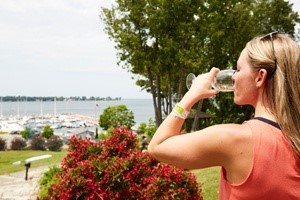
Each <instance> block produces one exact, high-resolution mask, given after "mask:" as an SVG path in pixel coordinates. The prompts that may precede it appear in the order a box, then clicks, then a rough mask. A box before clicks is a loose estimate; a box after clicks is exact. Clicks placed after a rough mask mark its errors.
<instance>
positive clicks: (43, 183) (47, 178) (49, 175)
mask: <svg viewBox="0 0 300 200" xmlns="http://www.w3.org/2000/svg"><path fill="white" fill-rule="evenodd" d="M61 172H62V169H61V167H59V166H57V165H54V166H53V167H50V168H49V170H48V171H46V172H45V173H44V174H43V175H42V177H41V179H40V180H39V185H40V189H39V198H40V199H46V197H47V196H48V188H49V187H50V186H51V185H52V184H55V182H54V179H53V177H54V176H55V175H56V174H58V173H61Z"/></svg>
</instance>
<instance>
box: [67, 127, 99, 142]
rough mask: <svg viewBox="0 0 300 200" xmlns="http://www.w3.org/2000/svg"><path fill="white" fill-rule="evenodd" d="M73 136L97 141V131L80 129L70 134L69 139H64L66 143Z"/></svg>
mask: <svg viewBox="0 0 300 200" xmlns="http://www.w3.org/2000/svg"><path fill="white" fill-rule="evenodd" d="M72 136H75V137H76V138H81V139H91V140H94V139H95V131H92V130H89V129H87V128H84V127H82V128H78V129H75V130H73V131H72V132H70V133H69V134H68V136H67V138H66V137H65V138H64V141H68V140H69V139H70V138H71V137H72Z"/></svg>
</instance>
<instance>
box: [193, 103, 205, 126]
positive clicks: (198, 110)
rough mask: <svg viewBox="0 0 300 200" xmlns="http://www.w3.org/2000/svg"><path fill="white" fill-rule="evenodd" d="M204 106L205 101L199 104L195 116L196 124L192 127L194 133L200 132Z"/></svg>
mask: <svg viewBox="0 0 300 200" xmlns="http://www.w3.org/2000/svg"><path fill="white" fill-rule="evenodd" d="M202 105H203V100H201V101H199V102H198V105H197V112H196V114H195V117H194V122H193V125H192V131H196V130H199V119H200V113H201V110H202Z"/></svg>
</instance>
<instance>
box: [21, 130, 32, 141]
mask: <svg viewBox="0 0 300 200" xmlns="http://www.w3.org/2000/svg"><path fill="white" fill-rule="evenodd" d="M20 134H21V136H22V137H23V138H24V139H26V140H27V139H29V138H30V128H29V127H25V129H24V130H23V131H21V133H20Z"/></svg>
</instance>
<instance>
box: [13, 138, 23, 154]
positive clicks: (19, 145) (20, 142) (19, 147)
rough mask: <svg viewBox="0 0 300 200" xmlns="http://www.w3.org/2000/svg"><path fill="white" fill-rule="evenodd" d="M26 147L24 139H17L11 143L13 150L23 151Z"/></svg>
mask: <svg viewBox="0 0 300 200" xmlns="http://www.w3.org/2000/svg"><path fill="white" fill-rule="evenodd" d="M25 147H26V140H25V139H24V138H20V137H15V138H14V139H13V140H12V141H11V145H10V149H12V150H19V151H20V150H23V149H24V148H25Z"/></svg>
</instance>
